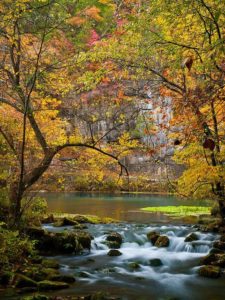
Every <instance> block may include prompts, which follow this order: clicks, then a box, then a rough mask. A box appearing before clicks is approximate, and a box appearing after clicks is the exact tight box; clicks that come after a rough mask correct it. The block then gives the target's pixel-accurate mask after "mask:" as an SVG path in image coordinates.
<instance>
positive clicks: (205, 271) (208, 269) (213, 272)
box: [198, 266, 221, 278]
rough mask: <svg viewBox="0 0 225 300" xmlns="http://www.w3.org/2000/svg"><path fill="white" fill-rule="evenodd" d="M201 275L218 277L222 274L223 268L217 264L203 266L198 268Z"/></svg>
mask: <svg viewBox="0 0 225 300" xmlns="http://www.w3.org/2000/svg"><path fill="white" fill-rule="evenodd" d="M198 274H199V276H202V277H208V278H218V277H220V275H221V270H220V268H219V267H217V266H202V267H201V268H200V269H199V270H198Z"/></svg>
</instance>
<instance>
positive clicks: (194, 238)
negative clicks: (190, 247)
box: [184, 232, 198, 242]
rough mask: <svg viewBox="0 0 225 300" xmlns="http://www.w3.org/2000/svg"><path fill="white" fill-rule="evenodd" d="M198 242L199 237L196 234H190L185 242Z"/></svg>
mask: <svg viewBox="0 0 225 300" xmlns="http://www.w3.org/2000/svg"><path fill="white" fill-rule="evenodd" d="M197 240H198V236H197V234H196V233H194V232H192V233H190V234H189V235H188V236H186V238H185V240H184V241H185V242H193V241H197Z"/></svg>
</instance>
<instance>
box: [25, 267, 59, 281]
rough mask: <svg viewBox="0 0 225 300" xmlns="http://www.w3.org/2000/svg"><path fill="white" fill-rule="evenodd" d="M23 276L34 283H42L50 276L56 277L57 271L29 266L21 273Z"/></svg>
mask: <svg viewBox="0 0 225 300" xmlns="http://www.w3.org/2000/svg"><path fill="white" fill-rule="evenodd" d="M23 274H24V275H25V276H27V277H29V278H31V279H33V280H34V281H42V280H45V279H46V278H49V277H50V276H54V275H58V270H57V269H53V268H44V267H43V266H42V265H38V266H30V267H29V268H26V270H25V271H23Z"/></svg>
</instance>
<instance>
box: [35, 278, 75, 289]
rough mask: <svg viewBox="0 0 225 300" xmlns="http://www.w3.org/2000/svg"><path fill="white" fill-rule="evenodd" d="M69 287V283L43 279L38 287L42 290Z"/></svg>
mask: <svg viewBox="0 0 225 300" xmlns="http://www.w3.org/2000/svg"><path fill="white" fill-rule="evenodd" d="M68 287H69V284H68V283H65V282H58V281H50V280H43V281H40V282H39V283H38V289H39V290H40V291H48V290H61V289H66V288H68Z"/></svg>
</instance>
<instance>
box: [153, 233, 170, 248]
mask: <svg viewBox="0 0 225 300" xmlns="http://www.w3.org/2000/svg"><path fill="white" fill-rule="evenodd" d="M169 244H170V240H169V238H168V237H167V236H166V235H161V236H160V237H158V239H157V240H156V242H155V246H156V247H160V248H161V247H168V246H169Z"/></svg>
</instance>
